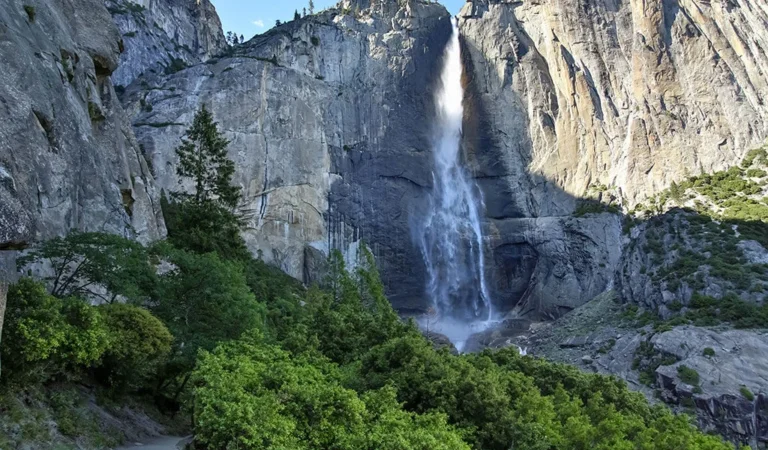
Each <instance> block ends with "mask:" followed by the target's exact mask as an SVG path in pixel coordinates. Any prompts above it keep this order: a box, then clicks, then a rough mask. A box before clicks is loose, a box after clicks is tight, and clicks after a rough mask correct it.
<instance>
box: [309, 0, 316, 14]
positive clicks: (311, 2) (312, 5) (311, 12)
mask: <svg viewBox="0 0 768 450" xmlns="http://www.w3.org/2000/svg"><path fill="white" fill-rule="evenodd" d="M314 13H315V2H313V1H312V0H309V14H310V15H312V14H314Z"/></svg>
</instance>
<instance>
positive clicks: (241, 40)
mask: <svg viewBox="0 0 768 450" xmlns="http://www.w3.org/2000/svg"><path fill="white" fill-rule="evenodd" d="M243 42H245V37H244V36H243V35H242V34H241V35H240V43H241V44H242V43H243Z"/></svg>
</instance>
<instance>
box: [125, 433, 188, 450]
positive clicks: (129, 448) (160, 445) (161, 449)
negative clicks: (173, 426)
mask: <svg viewBox="0 0 768 450" xmlns="http://www.w3.org/2000/svg"><path fill="white" fill-rule="evenodd" d="M183 439H184V438H183V437H177V436H160V437H156V438H152V439H150V440H148V441H146V442H136V443H129V444H126V445H124V446H123V447H118V448H117V449H115V450H136V449H142V450H178V444H179V443H180V442H181V441H182V440H183Z"/></svg>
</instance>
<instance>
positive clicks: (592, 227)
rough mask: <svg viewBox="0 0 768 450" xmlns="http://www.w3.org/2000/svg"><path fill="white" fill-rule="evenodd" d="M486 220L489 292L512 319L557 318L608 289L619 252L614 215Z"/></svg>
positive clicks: (618, 226)
mask: <svg viewBox="0 0 768 450" xmlns="http://www.w3.org/2000/svg"><path fill="white" fill-rule="evenodd" d="M489 222H490V223H489V233H488V234H487V238H488V241H489V245H490V247H491V250H490V252H489V253H490V255H489V256H488V257H489V259H492V261H491V262H489V264H488V265H489V266H490V267H491V269H489V270H490V271H491V276H490V277H489V281H490V284H491V293H492V295H493V298H494V299H495V300H497V301H499V303H501V304H500V305H499V309H501V310H505V309H510V308H512V316H513V317H517V316H526V317H531V318H549V319H553V318H557V317H560V316H561V315H562V314H564V313H566V312H568V311H570V310H572V309H573V308H576V307H578V306H580V305H583V304H584V303H586V302H587V301H589V300H590V299H592V298H594V297H595V296H596V295H598V294H600V293H601V292H604V291H605V290H607V289H611V288H612V286H613V268H614V267H616V265H617V264H618V263H619V260H620V258H621V250H622V245H621V221H620V218H619V216H618V215H616V214H609V213H603V214H594V215H589V216H586V217H569V216H565V217H538V218H506V219H497V220H490V221H489ZM504 305H507V308H504Z"/></svg>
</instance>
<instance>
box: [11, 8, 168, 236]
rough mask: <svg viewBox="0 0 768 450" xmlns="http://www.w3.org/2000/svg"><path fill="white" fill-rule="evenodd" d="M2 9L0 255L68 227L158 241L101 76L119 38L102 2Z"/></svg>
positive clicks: (145, 179)
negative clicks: (6, 250) (0, 250)
mask: <svg viewBox="0 0 768 450" xmlns="http://www.w3.org/2000/svg"><path fill="white" fill-rule="evenodd" d="M27 3H32V5H34V6H32V5H30V4H27ZM2 5H3V6H2V8H0V60H1V61H2V70H0V105H2V107H1V108H0V249H7V248H17V247H21V246H24V245H25V244H26V243H28V242H30V241H32V240H38V239H44V238H48V237H51V236H54V235H59V234H63V233H66V232H67V231H69V230H70V229H74V228H77V229H85V230H94V231H107V232H112V233H118V234H122V235H125V236H130V237H135V238H137V239H140V240H142V241H148V240H151V239H156V238H158V237H160V236H162V235H163V234H164V225H163V220H162V215H161V214H160V210H159V204H158V202H157V200H158V198H157V193H156V191H155V189H154V181H153V179H152V176H151V174H150V173H149V170H148V168H147V165H146V162H145V161H144V158H143V156H142V155H141V151H140V150H139V146H138V143H137V142H136V140H135V137H134V134H133V131H132V129H131V125H130V122H129V121H128V120H127V119H126V116H125V114H124V112H123V109H122V106H121V105H120V102H119V101H118V100H117V96H116V95H115V91H114V89H113V87H112V83H111V81H110V78H109V76H110V74H112V73H113V72H114V70H115V68H116V67H117V64H118V57H119V54H120V35H119V34H118V32H117V29H116V28H115V26H114V25H113V24H112V20H111V17H110V15H109V13H108V12H107V10H106V8H104V5H103V4H102V3H101V1H100V0H51V1H47V2H22V1H21V0H3V1H2ZM84 11H87V14H86V13H84Z"/></svg>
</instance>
